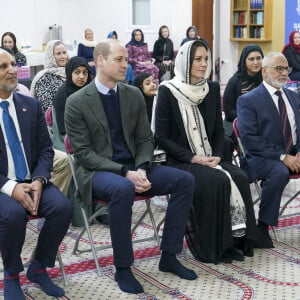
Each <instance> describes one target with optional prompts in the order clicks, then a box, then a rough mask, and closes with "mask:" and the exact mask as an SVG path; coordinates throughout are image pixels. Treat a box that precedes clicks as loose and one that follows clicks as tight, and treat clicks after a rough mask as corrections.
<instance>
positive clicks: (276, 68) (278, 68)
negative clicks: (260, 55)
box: [265, 66, 292, 74]
mask: <svg viewBox="0 0 300 300" xmlns="http://www.w3.org/2000/svg"><path fill="white" fill-rule="evenodd" d="M265 67H268V68H273V69H275V70H276V72H277V73H279V74H282V73H283V71H286V72H287V73H288V74H290V73H291V72H292V68H291V67H282V66H276V67H271V66H265Z"/></svg>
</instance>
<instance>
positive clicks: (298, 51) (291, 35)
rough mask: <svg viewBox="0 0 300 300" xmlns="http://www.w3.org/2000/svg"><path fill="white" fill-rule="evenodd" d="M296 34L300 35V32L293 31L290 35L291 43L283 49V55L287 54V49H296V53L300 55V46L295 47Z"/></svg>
mask: <svg viewBox="0 0 300 300" xmlns="http://www.w3.org/2000/svg"><path fill="white" fill-rule="evenodd" d="M296 33H300V32H299V31H296V30H294V31H292V32H291V33H290V36H289V43H288V44H286V45H285V46H284V47H283V49H282V53H283V54H284V53H285V51H286V48H287V47H293V48H294V49H295V51H296V53H300V45H295V44H294V35H295V34H296Z"/></svg>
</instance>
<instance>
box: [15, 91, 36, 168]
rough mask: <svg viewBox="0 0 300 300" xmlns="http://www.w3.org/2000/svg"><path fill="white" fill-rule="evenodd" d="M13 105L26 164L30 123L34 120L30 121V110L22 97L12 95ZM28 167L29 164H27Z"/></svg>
mask: <svg viewBox="0 0 300 300" xmlns="http://www.w3.org/2000/svg"><path fill="white" fill-rule="evenodd" d="M14 104H15V109H16V114H17V118H18V122H19V127H20V132H21V137H22V142H23V146H24V150H25V155H26V159H27V162H28V164H29V162H30V157H31V156H30V142H31V141H30V136H31V135H30V134H29V132H30V131H31V130H32V127H31V122H33V121H34V120H32V119H31V108H30V105H29V104H28V102H26V100H25V101H24V98H23V96H22V95H20V94H17V93H14ZM29 165H30V164H29Z"/></svg>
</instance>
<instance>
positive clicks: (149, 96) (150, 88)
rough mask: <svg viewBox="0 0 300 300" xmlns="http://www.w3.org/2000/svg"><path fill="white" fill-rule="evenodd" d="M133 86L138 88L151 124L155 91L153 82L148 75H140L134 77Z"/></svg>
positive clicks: (155, 87)
mask: <svg viewBox="0 0 300 300" xmlns="http://www.w3.org/2000/svg"><path fill="white" fill-rule="evenodd" d="M133 85H134V86H136V87H138V88H139V89H140V91H141V92H142V94H143V96H144V99H145V103H146V109H147V116H148V120H149V123H150V124H151V121H152V107H153V101H154V97H155V95H156V91H157V86H156V83H155V80H154V78H153V76H152V75H151V74H150V73H141V74H139V75H138V76H136V77H135V79H134V82H133Z"/></svg>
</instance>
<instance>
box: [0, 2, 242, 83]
mask: <svg viewBox="0 0 300 300" xmlns="http://www.w3.org/2000/svg"><path fill="white" fill-rule="evenodd" d="M16 7H18V9H17V10H16V9H15V8H16ZM151 9H152V13H151V15H152V24H151V25H150V26H146V27H140V28H141V29H142V30H143V31H144V34H145V41H146V42H147V43H148V45H149V50H152V49H153V44H154V42H155V40H156V39H157V37H158V29H159V27H160V26H161V25H163V24H166V25H168V27H169V29H170V34H171V38H172V40H173V42H174V48H175V49H176V50H177V49H178V48H179V46H180V43H181V40H182V39H183V38H184V37H185V32H186V29H187V27H188V26H190V25H192V0H152V1H151ZM1 11H2V14H1V18H0V28H1V33H0V34H1V35H2V33H3V32H5V31H12V32H13V33H15V35H16V37H17V42H18V47H20V46H21V45H28V44H30V45H31V46H32V49H33V50H40V49H41V48H42V43H43V42H45V41H47V38H48V32H49V30H48V27H49V26H50V25H53V24H58V25H61V26H62V35H63V41H64V42H65V43H67V42H69V43H70V44H73V41H74V40H76V41H78V42H79V41H80V40H81V39H82V38H83V31H84V29H85V28H87V27H90V28H92V29H93V30H94V33H95V39H96V40H97V41H101V40H103V39H105V38H106V36H107V34H108V32H110V31H112V30H116V31H117V32H118V35H119V39H120V40H121V41H122V42H123V43H127V42H128V41H129V40H130V37H131V32H132V30H133V29H134V28H136V26H131V22H130V20H131V18H130V17H131V0H108V1H104V0H86V1H82V0H51V1H49V0H26V1H24V0H15V1H1ZM214 14H215V17H214V29H213V30H214V57H213V61H214V62H215V60H216V59H217V58H218V57H220V60H221V61H225V62H228V63H225V64H221V71H220V82H221V84H225V83H226V82H227V81H228V79H229V78H230V77H231V75H232V74H233V73H234V72H235V70H236V66H237V51H238V47H237V45H236V43H235V42H231V41H230V39H229V36H230V1H223V0H222V1H221V0H215V1H214Z"/></svg>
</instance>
